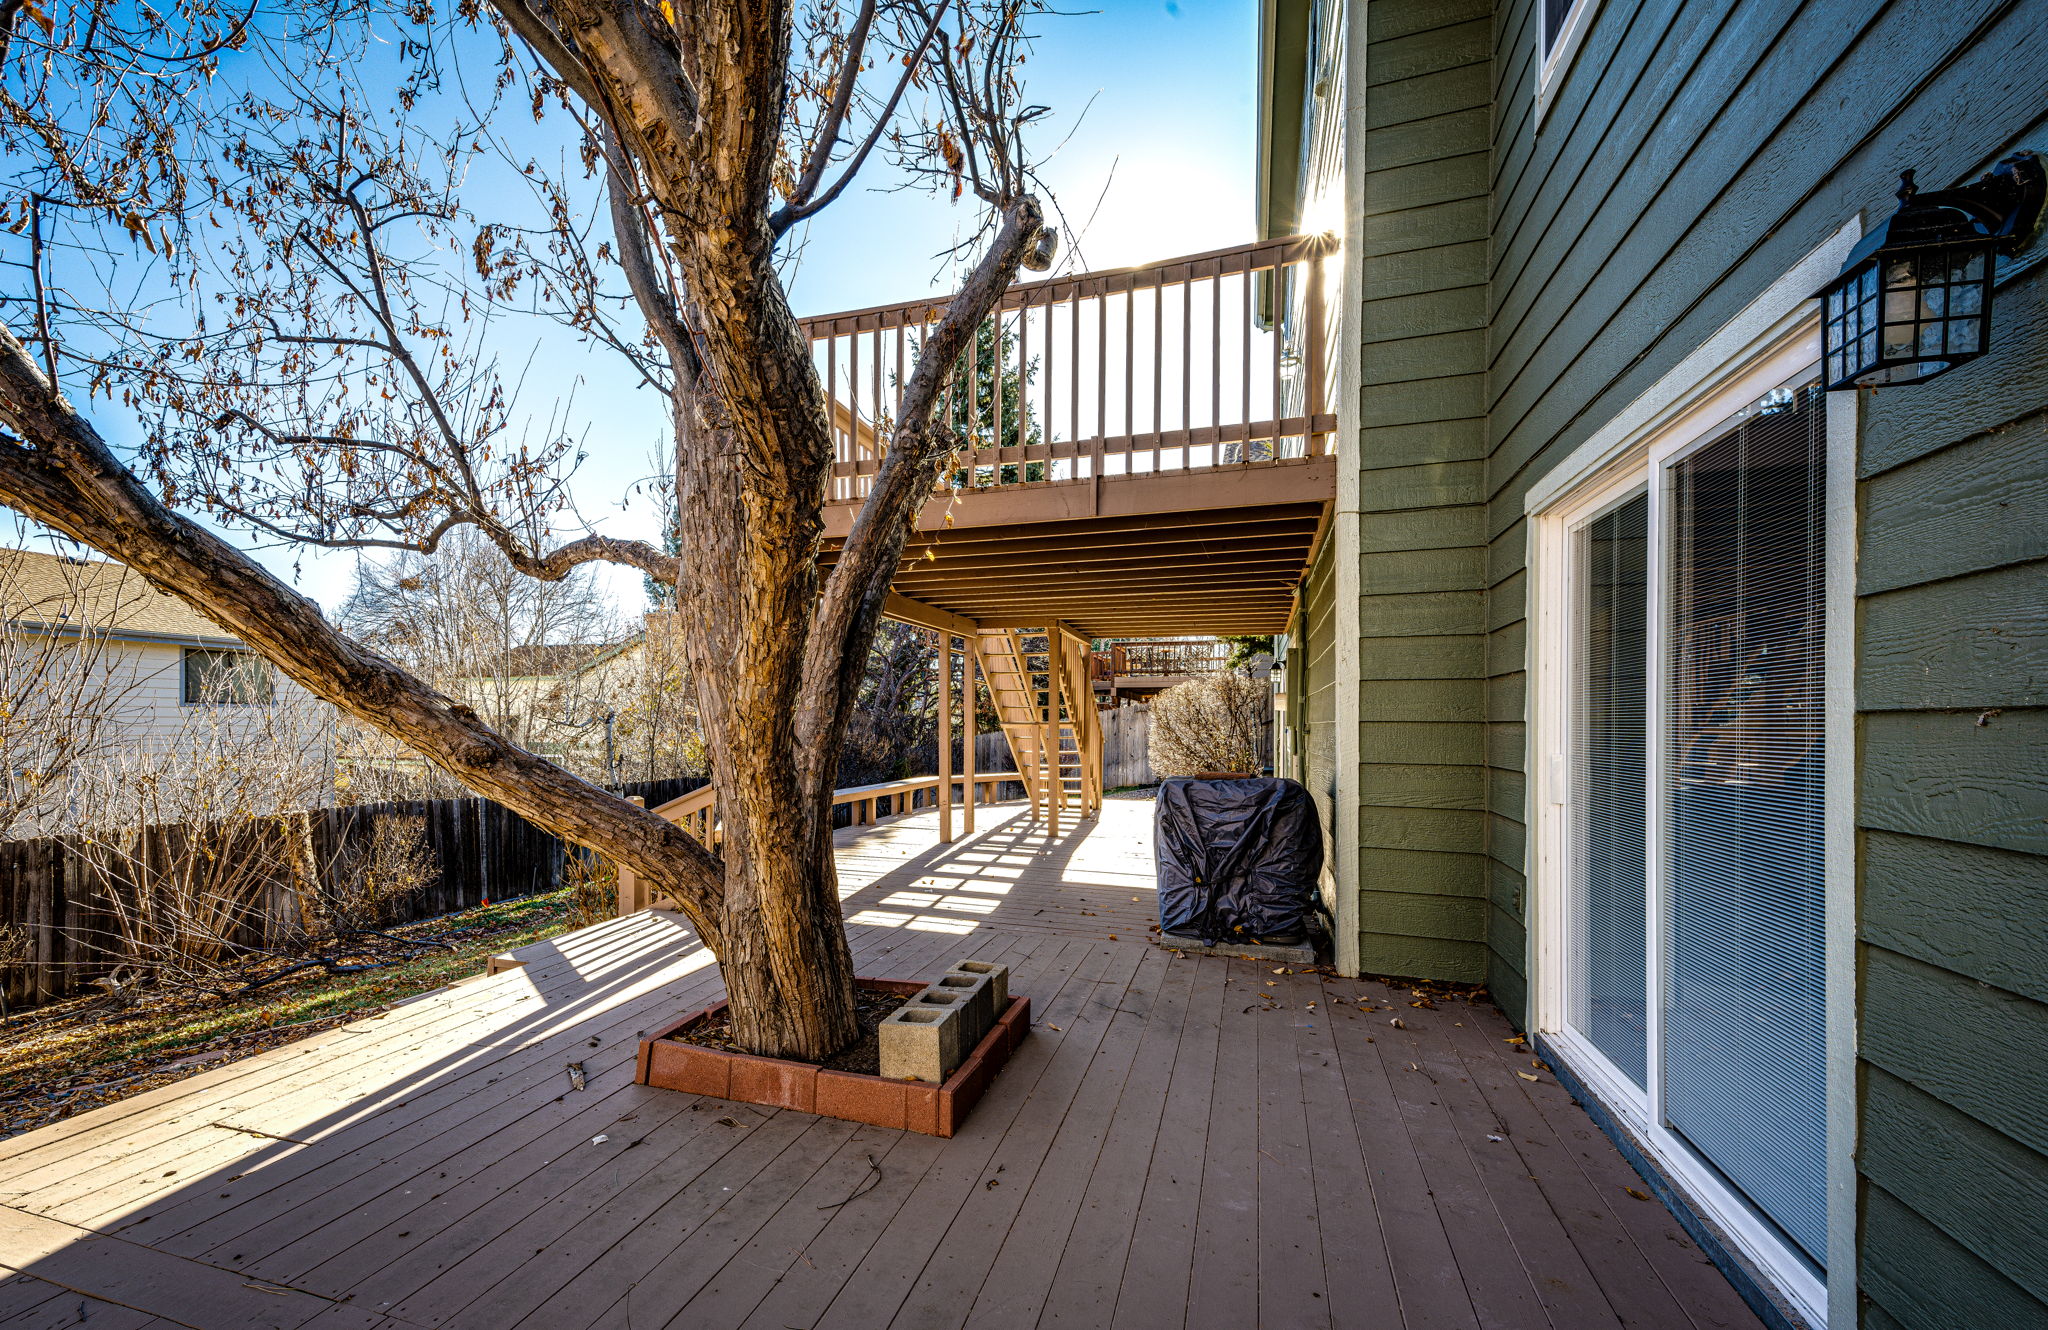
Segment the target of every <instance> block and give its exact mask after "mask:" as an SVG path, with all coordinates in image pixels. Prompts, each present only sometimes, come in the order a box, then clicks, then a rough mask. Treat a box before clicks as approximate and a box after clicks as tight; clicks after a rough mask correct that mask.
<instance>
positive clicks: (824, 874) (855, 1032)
mask: <svg viewBox="0 0 2048 1330" xmlns="http://www.w3.org/2000/svg"><path fill="white" fill-rule="evenodd" d="M809 822H810V819H809V817H808V816H807V815H806V810H804V809H802V808H800V807H794V806H793V807H790V808H788V809H786V810H780V811H779V812H778V813H777V814H775V815H771V816H769V817H767V818H763V819H760V820H759V821H758V822H757V823H756V825H754V826H753V827H751V828H750V829H749V831H750V833H751V834H750V835H748V836H747V837H745V838H744V840H729V841H728V842H727V844H726V851H725V862H726V874H725V936H726V939H727V942H726V946H725V949H724V951H722V952H721V953H720V954H719V958H718V960H719V968H720V969H721V970H722V971H723V973H724V975H725V992H726V997H727V999H728V1000H729V1001H730V1003H731V1020H732V1026H731V1034H732V1037H733V1040H734V1042H736V1043H737V1044H739V1045H740V1047H742V1048H745V1049H749V1050H751V1051H753V1052H755V1053H759V1054H762V1055H764V1056H768V1057H789V1058H802V1059H804V1060H806V1061H812V1062H817V1061H822V1060H823V1059H825V1058H827V1057H830V1056H831V1055H832V1054H834V1053H836V1052H838V1051H839V1050H840V1049H842V1048H845V1047H846V1046H847V1045H848V1044H850V1043H852V1042H853V1041H854V1040H855V1039H856V1038H858V1037H859V1035H860V1028H859V1024H858V1022H857V1021H856V1019H855V1015H854V991H853V953H852V951H851V950H850V949H849V948H848V947H847V945H846V928H845V925H844V923H843V921H842V920H841V918H840V909H839V878H838V873H837V871H836V869H835V868H834V865H833V862H832V844H831V840H830V836H829V833H828V835H827V837H826V839H825V843H824V844H823V846H822V847H819V848H817V849H811V848H810V847H812V846H814V845H816V841H815V840H813V839H812V838H811V837H810V836H809V835H808V834H807V833H808V824H809ZM733 830H734V828H733V826H732V824H731V823H729V822H728V823H727V827H726V831H727V835H728V836H730V835H731V834H732V832H733ZM747 842H753V843H755V844H764V845H767V846H770V847H773V848H772V849H771V850H770V852H768V853H764V854H756V853H754V852H753V850H752V849H751V847H749V848H747V849H741V848H739V847H740V845H742V844H746V843H747Z"/></svg>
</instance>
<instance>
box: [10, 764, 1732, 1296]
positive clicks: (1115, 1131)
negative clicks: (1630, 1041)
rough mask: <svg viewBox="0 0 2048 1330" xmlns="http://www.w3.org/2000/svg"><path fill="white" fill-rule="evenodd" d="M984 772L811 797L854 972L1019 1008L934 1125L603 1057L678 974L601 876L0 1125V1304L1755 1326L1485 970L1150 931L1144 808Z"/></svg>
mask: <svg viewBox="0 0 2048 1330" xmlns="http://www.w3.org/2000/svg"><path fill="white" fill-rule="evenodd" d="M1020 808H1021V806H1019V805H1010V806H1005V807H999V808H992V809H987V810H983V812H982V818H981V822H982V829H981V831H980V833H979V834H977V835H976V836H974V837H972V838H967V839H963V840H961V841H959V842H957V843H955V844H953V845H951V846H939V845H937V844H935V836H934V831H933V824H932V815H931V814H920V815H915V816H912V817H909V818H905V819H901V820H899V821H896V822H892V823H885V824H883V825H882V826H879V827H863V828H857V829H853V830H850V831H848V832H845V833H842V841H841V845H842V849H841V852H840V863H841V868H842V873H843V875H844V878H845V884H846V889H847V892H848V894H849V897H850V899H849V900H848V902H847V911H848V930H849V933H850V935H851V937H852V940H853V945H854V950H855V953H856V955H857V957H858V958H859V963H860V966H859V968H860V969H861V971H862V972H863V973H867V974H879V975H891V976H899V977H921V976H925V975H929V974H932V973H934V972H936V971H938V970H939V969H941V968H943V966H944V964H945V963H946V962H948V961H951V960H953V959H955V958H957V957H959V956H962V955H974V956H979V957H984V958H991V959H999V960H1002V961H1004V962H1005V963H1007V964H1009V965H1010V966H1011V967H1012V968H1013V978H1012V981H1011V986H1012V988H1013V990H1015V991H1017V992H1022V993H1027V994H1029V995H1030V996H1031V998H1032V1000H1033V1003H1034V1010H1035V1011H1036V1012H1037V1013H1038V1024H1037V1026H1036V1028H1035V1030H1034V1032H1033V1034H1032V1037H1031V1039H1030V1040H1029V1041H1028V1042H1027V1043H1026V1045H1025V1047H1024V1048H1023V1049H1022V1050H1020V1051H1019V1053H1018V1054H1017V1057H1016V1059H1015V1060H1014V1061H1013V1062H1012V1063H1011V1064H1010V1066H1009V1068H1008V1069H1007V1070H1006V1071H1005V1072H1004V1073H1003V1075H1002V1076H1001V1077H1000V1078H999V1079H998V1081H997V1082H996V1084H995V1086H994V1088H993V1089H992V1090H991V1091H990V1094H989V1097H988V1098H987V1099H985V1100H984V1101H983V1102H982V1103H981V1105H980V1106H979V1107H978V1108H977V1109H976V1110H975V1112H974V1115H973V1116H972V1118H970V1119H969V1121H968V1123H967V1126H966V1128H965V1130H964V1131H963V1132H962V1133H961V1134H960V1135H959V1136H957V1137H955V1138H953V1139H952V1140H938V1139H936V1138H932V1137H925V1136H917V1135H910V1134H906V1133H902V1132H889V1131H879V1130H876V1129H873V1128H865V1127H857V1126H855V1125H853V1124H851V1123H845V1122H838V1121H833V1120H828V1119H823V1118H816V1117H811V1116H809V1115H806V1114H800V1113H789V1112H771V1111H765V1110H760V1109H755V1108H750V1107H746V1106H743V1105H737V1104H731V1103H726V1102H724V1101H717V1100H702V1099H697V1098H693V1097H690V1096H686V1095H679V1094H673V1093H669V1092H665V1091H658V1090H649V1089H644V1088H642V1087H638V1086H635V1085H633V1084H632V1068H633V1055H634V1050H635V1042H636V1040H637V1038H638V1036H639V1033H640V1032H641V1031H643V1030H646V1029H648V1028H650V1027H652V1026H653V1025H655V1024H657V1023H658V1022H660V1021H661V1020H663V1019H664V1018H666V1017H667V1016H669V1015H671V1014H672V1013H675V1012H677V1011H679V1010H681V1009H683V1008H685V1007H691V1006H696V1005H700V1004H702V1003H703V1002H704V1001H705V1000H706V999H708V998H710V997H712V996H713V995H714V994H715V993H716V992H717V990H718V973H717V970H716V968H715V967H714V966H713V965H712V964H711V963H710V960H709V958H708V956H706V955H705V953H704V952H703V951H702V950H701V949H699V948H697V947H696V946H695V945H694V943H693V942H692V941H691V940H690V938H689V935H688V934H687V932H686V930H685V929H684V928H683V927H682V926H681V924H680V923H679V922H678V921H677V920H676V919H675V918H674V917H672V916H669V915H664V914H655V913H647V914H641V915H637V916H634V917H631V918H627V919H622V920H619V921H616V922H614V923H609V924H605V925H602V926H600V927H597V928H592V929H587V930H585V931H583V932H580V933H576V934H572V935H569V936H567V937H564V938H561V939H559V940H558V941H556V942H552V943H548V944H544V945H541V946H537V947H532V948H528V949H527V951H526V952H525V953H523V954H524V958H525V959H526V960H527V961H528V964H527V966H526V968H525V969H523V970H518V971H514V972H511V973H506V974H501V975H497V976H494V977H491V978H479V979H476V980H471V981H469V982H466V983H463V984H460V985H457V986H455V987H453V988H450V989H445V990H442V991H441V992H438V993H434V994H430V995H428V996H426V997H423V998H420V999H417V1000H415V1001H413V1002H411V1003H409V1004H407V1005H405V1006H403V1007H400V1008H398V1009H396V1010H393V1011H392V1012H390V1013H389V1014H387V1015H385V1016H382V1017H379V1018H375V1019H371V1020H367V1021H361V1022H357V1023H356V1024H353V1025H349V1026H345V1027H342V1028H341V1029H338V1030H335V1031H331V1032H329V1033H327V1034H324V1035H320V1036H316V1037H314V1038H311V1039H308V1040H305V1041H303V1042H300V1043H296V1044H291V1045H288V1046H286V1047H283V1048H279V1049H276V1050H273V1051H271V1052H269V1053H265V1054H262V1055H259V1056H257V1057H254V1058H250V1059H248V1060H246V1061H243V1062H238V1063H234V1064H232V1065H230V1066H226V1067H222V1068H218V1069H216V1070H213V1071H209V1072H206V1073H203V1074H201V1075H199V1076H195V1077H193V1078H192V1079H190V1080H186V1081H183V1082H180V1083H178V1084H176V1085H172V1086H167V1087H163V1088H161V1089H159V1090H155V1091H152V1092H150V1093H147V1094H144V1095H141V1096H138V1097H136V1098H134V1099H130V1100H126V1101H123V1102H121V1103H117V1104H112V1105H109V1106H107V1107H106V1108H103V1109H100V1110H97V1111H95V1112H92V1113H88V1114H84V1115H82V1116H80V1117H78V1118H74V1119H72V1120H70V1121H67V1122H64V1123H60V1124H58V1125H55V1126H52V1127H48V1128H45V1129H43V1130H40V1131H37V1132H34V1133H31V1134H29V1135H26V1136H22V1137H19V1138H16V1139H13V1140H9V1141H6V1142H0V1265H4V1266H5V1267H7V1268H8V1269H9V1270H11V1271H13V1272H15V1273H12V1274H5V1275H0V1325H4V1326H6V1327H9V1330H15V1328H16V1327H38V1328H40V1327H59V1326H73V1325H83V1326H86V1327H89V1328H90V1330H135V1328H139V1327H145V1326H147V1327H171V1326H188V1327H199V1328H200V1330H229V1328H230V1327H235V1328H240V1327H297V1326H305V1327H314V1328H317V1330H340V1328H341V1327H352V1328H356V1327H359V1328H362V1330H411V1328H412V1327H442V1326H447V1327H460V1328H462V1330H506V1328H507V1327H514V1326H518V1327H527V1328H529V1330H555V1328H556V1327H583V1326H603V1327H619V1328H621V1330H653V1327H659V1326H675V1327H685V1326H687V1327H697V1328H708V1330H721V1328H723V1327H739V1326H745V1327H761V1328H762V1330H780V1328H781V1327H789V1326H803V1327H812V1326H821V1327H822V1326H831V1327H846V1328H848V1330H875V1328H876V1327H882V1326H904V1327H947V1326H961V1325H972V1326H977V1327H981V1326H986V1327H1013V1326H1014V1327H1024V1326H1044V1327H1051V1326H1112V1325H1113V1326H1115V1327H1117V1330H1140V1328H1144V1327H1164V1326H1202V1327H1220V1328H1223V1330H1246V1328H1248V1327H1257V1326H1263V1327H1312V1326H1347V1327H1348V1326H1370V1327H1394V1326H1407V1327H1425V1326H1427V1327H1460V1326H1462V1327H1484V1330H1515V1328H1518V1327H1525V1326H1526V1327H1539V1326H1549V1327H1557V1330H1592V1328H1595V1327H1608V1326H1631V1327H1674V1328H1675V1327H1723V1326H1744V1327H1748V1326H1754V1325H1756V1324H1757V1322H1756V1321H1755V1319H1754V1318H1753V1317H1752V1316H1751V1314H1750V1313H1749V1311H1748V1310H1747V1309H1746V1308H1745V1307H1744V1306H1743V1304H1742V1303H1741V1301H1740V1300H1739V1299H1738V1298H1737V1297H1736V1296H1735V1294H1734V1293H1733V1291H1732V1290H1731V1289H1730V1288H1729V1286H1728V1285H1727V1283H1726V1282H1725V1281H1724V1280H1723V1279H1722V1278H1721V1276H1720V1275H1719V1274H1718V1273H1717V1272H1716V1271H1715V1269H1714V1268H1713V1267H1712V1266H1711V1265H1710V1264H1708V1263H1707V1262H1706V1261H1705V1259H1704V1258H1703V1257H1702V1256H1701V1254H1700V1253H1699V1251H1698V1250H1697V1249H1696V1248H1695V1247H1694V1246H1693V1244H1692V1243H1691V1242H1690V1241H1688V1240H1687V1239H1686V1237H1685V1236H1684V1234H1683V1233H1682V1231H1681V1230H1680V1229H1679V1227H1678V1225H1677V1224H1676V1223H1675V1222H1674V1221H1673V1220H1672V1218H1671V1217H1670V1216H1669V1215H1668V1214H1667V1213H1666V1212H1665V1211H1664V1210H1663V1209H1662V1208H1661V1207H1660V1206H1659V1205H1657V1204H1656V1203H1655V1202H1654V1201H1645V1200H1642V1199H1638V1198H1636V1197H1635V1196H1633V1195H1632V1194H1631V1192H1630V1190H1629V1189H1630V1188H1636V1189H1637V1190H1641V1189H1642V1184H1641V1182H1640V1180H1639V1179H1637V1178H1636V1176H1635V1175H1634V1174H1633V1173H1632V1172H1631V1171H1630V1170H1629V1168H1628V1167H1627V1166H1626V1164H1624V1163H1623V1161H1622V1160H1621V1158H1620V1157H1619V1156H1618V1155H1617V1154H1616V1152H1615V1151H1614V1150H1613V1148H1612V1147H1611V1146H1610V1145H1609V1144H1608V1142H1607V1141H1606V1140H1605V1138H1603V1137H1602V1136H1601V1135H1600V1134H1599V1132H1598V1131H1597V1130H1595V1129H1594V1127H1593V1125H1592V1124H1591V1122H1590V1121H1589V1120H1588V1119H1587V1118H1586V1117H1585V1116H1584V1115H1583V1114H1582V1113H1581V1112H1580V1111H1579V1110H1578V1109H1577V1108H1576V1107H1574V1106H1573V1104H1572V1103H1571V1101H1570V1099H1569V1097H1568V1096H1567V1095H1566V1093H1565V1092H1564V1090H1563V1089H1562V1088H1560V1087H1559V1086H1558V1085H1557V1084H1556V1082H1555V1081H1554V1079H1553V1078H1552V1077H1551V1076H1550V1075H1549V1074H1548V1073H1547V1072H1545V1071H1542V1070H1539V1069H1537V1068H1535V1067H1533V1066H1532V1065H1531V1061H1530V1057H1529V1055H1528V1054H1527V1053H1525V1052H1523V1051H1521V1050H1520V1049H1519V1048H1518V1047H1517V1046H1516V1045H1513V1044H1511V1043H1508V1042H1506V1040H1507V1039H1508V1037H1509V1035H1510V1034H1511V1033H1512V1032H1511V1031H1510V1030H1509V1029H1508V1027H1507V1026H1506V1024H1505V1023H1504V1022H1503V1020H1502V1019H1501V1017H1500V1015H1499V1013H1498V1012H1497V1011H1495V1010H1494V1009H1493V1008H1492V1007H1490V1006H1487V1005H1484V1004H1483V1003H1482V1004H1471V1003H1466V1002H1464V1001H1439V1002H1438V1003H1437V1005H1436V1006H1435V1007H1434V1008H1429V1007H1416V1006H1411V1005H1410V1003H1411V1002H1413V1001H1415V1000H1416V999H1415V998H1413V997H1412V996H1411V995H1410V994H1409V993H1408V992H1407V991H1406V990H1405V989H1400V990H1397V989H1389V988H1386V987H1384V986H1382V985H1379V984H1374V983H1357V982H1352V981H1348V980H1341V979H1332V978H1326V977H1322V976H1317V975H1303V974H1277V973H1274V972H1273V971H1272V968H1271V967H1268V966H1264V965H1259V964H1254V963H1250V962H1242V961H1227V960H1221V959H1216V958H1182V957H1176V956H1174V955H1172V954H1170V953H1168V952H1165V951H1161V950H1159V949H1157V948H1155V947H1153V946H1151V945H1149V944H1148V943H1147V942H1146V941H1145V939H1146V936H1147V931H1146V930H1147V925H1148V924H1149V923H1150V922H1151V920H1152V917H1153V916H1152V889H1151V885H1152V876H1151V865H1150V861H1149V844H1150V835H1149V830H1150V828H1149V819H1150V815H1151V805H1150V803H1149V802H1144V801H1139V800H1122V799H1112V800H1110V801H1109V802H1108V803H1107V805H1106V806H1105V808H1104V812H1103V815H1102V817H1101V818H1100V819H1099V821H1096V822H1090V823H1083V824H1082V825H1081V826H1080V827H1079V828H1078V829H1074V830H1072V831H1070V833H1069V834H1067V835H1066V836H1064V837H1062V838H1061V839H1060V840H1058V841H1057V842H1054V843H1051V844H1047V843H1045V842H1044V841H1043V840H1042V839H1040V838H1039V837H1037V836H1036V835H1035V834H1033V832H1032V831H1031V830H1030V829H1029V828H1028V827H1026V826H1024V825H1022V820H1021V819H1020V818H1019V817H1018V816H1017V814H1018V812H1019V810H1020ZM1395 1020H1399V1021H1400V1022H1401V1024H1400V1025H1399V1026H1397V1025H1395V1024H1393V1023H1392V1022H1393V1021H1395ZM569 1064H581V1069H582V1072H583V1074H584V1078H585V1088H584V1089H581V1090H577V1089H573V1088H571V1077H570V1075H569V1072H568V1070H567V1068H568V1065H569ZM1530 1077H1534V1078H1535V1079H1534V1080H1531V1079H1529V1078H1530Z"/></svg>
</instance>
